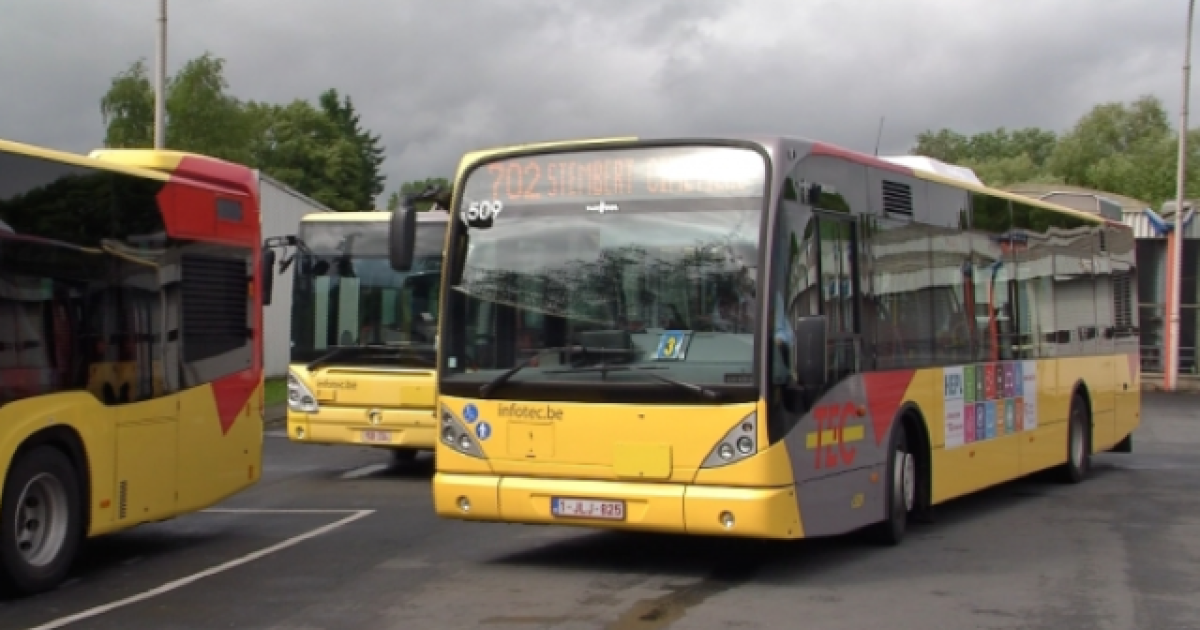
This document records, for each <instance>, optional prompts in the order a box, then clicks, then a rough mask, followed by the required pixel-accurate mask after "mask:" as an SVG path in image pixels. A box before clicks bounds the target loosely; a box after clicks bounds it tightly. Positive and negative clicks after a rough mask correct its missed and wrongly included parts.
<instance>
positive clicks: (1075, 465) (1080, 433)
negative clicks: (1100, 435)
mask: <svg viewBox="0 0 1200 630" xmlns="http://www.w3.org/2000/svg"><path fill="white" fill-rule="evenodd" d="M1068 413H1069V414H1070V415H1069V416H1068V417H1067V422H1068V425H1067V463H1065V464H1063V465H1062V466H1061V467H1060V468H1059V477H1060V478H1061V479H1062V481H1063V482H1064V483H1081V482H1082V481H1084V480H1085V479H1087V477H1088V474H1089V473H1091V471H1092V419H1091V414H1090V413H1089V412H1088V407H1087V403H1086V402H1084V400H1083V397H1082V396H1080V395H1079V394H1075V395H1074V396H1072V397H1071V410H1070V411H1069V412H1068Z"/></svg>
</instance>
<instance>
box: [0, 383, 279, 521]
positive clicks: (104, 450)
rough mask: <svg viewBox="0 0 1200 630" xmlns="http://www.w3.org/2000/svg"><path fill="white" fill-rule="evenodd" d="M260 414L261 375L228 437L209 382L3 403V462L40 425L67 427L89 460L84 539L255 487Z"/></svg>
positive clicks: (196, 507)
mask: <svg viewBox="0 0 1200 630" xmlns="http://www.w3.org/2000/svg"><path fill="white" fill-rule="evenodd" d="M262 413H263V409H262V383H261V381H260V383H259V385H258V387H257V388H256V389H255V391H254V392H253V394H252V395H251V397H250V400H249V401H248V404H247V405H246V407H245V408H244V409H243V410H242V411H241V412H240V413H239V414H238V417H237V418H236V419H235V421H234V422H233V424H232V425H231V426H230V428H229V431H228V432H227V433H223V432H222V430H221V424H220V422H219V421H218V418H219V414H218V410H217V403H216V395H215V393H214V391H213V389H212V387H211V386H209V385H203V386H199V387H196V388H193V389H190V390H186V391H183V392H180V393H178V394H175V395H171V396H164V397H162V398H158V399H152V400H147V401H143V402H136V403H129V404H125V405H116V406H105V405H103V404H101V403H100V401H99V400H97V399H96V398H95V397H94V396H93V395H91V394H90V393H88V392H82V391H77V392H61V393H56V394H50V395H46V396H38V397H33V398H27V399H24V400H18V401H15V402H12V403H9V404H7V405H5V406H4V407H0V461H12V458H13V455H14V454H15V453H16V451H17V449H18V448H19V447H20V445H22V444H24V443H25V442H26V440H28V439H29V438H30V437H31V436H33V435H34V434H35V433H37V432H39V431H42V430H44V429H48V428H52V427H62V428H65V429H69V430H70V431H71V432H73V433H74V434H75V435H76V436H77V437H78V438H79V442H80V443H81V444H82V445H83V450H84V456H85V457H86V458H87V467H88V468H87V471H86V472H87V473H88V475H87V477H86V478H87V480H88V484H89V485H88V487H87V488H86V490H87V494H88V496H89V497H91V500H90V504H89V510H90V514H91V518H90V523H89V526H88V529H87V535H88V536H89V537H91V536H99V535H102V534H108V533H112V532H116V531H120V530H123V529H127V528H129V527H133V526H135V525H139V524H141V523H146V522H153V521H158V520H164V519H169V518H173V517H176V516H179V515H181V514H187V513H189V512H194V511H196V510H200V509H204V508H206V507H209V506H211V505H213V504H215V503H218V502H220V501H222V500H223V499H225V498H228V497H229V496H232V495H234V494H236V493H238V492H239V491H241V490H243V489H245V488H247V487H249V486H251V485H253V484H254V483H256V482H257V481H258V480H259V478H260V476H261V474H262V470H261V461H262V441H263V432H262ZM0 488H2V484H0ZM2 498H3V497H0V499H2Z"/></svg>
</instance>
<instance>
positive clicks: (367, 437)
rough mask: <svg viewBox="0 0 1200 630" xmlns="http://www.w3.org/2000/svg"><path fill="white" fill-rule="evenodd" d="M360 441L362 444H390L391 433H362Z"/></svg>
mask: <svg viewBox="0 0 1200 630" xmlns="http://www.w3.org/2000/svg"><path fill="white" fill-rule="evenodd" d="M362 440H363V441H364V442H391V441H392V432H391V431H363V432H362Z"/></svg>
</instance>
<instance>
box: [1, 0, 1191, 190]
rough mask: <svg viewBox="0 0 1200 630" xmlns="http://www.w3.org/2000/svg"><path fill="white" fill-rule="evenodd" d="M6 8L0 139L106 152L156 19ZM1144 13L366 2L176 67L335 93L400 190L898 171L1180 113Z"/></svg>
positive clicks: (1173, 56) (192, 13)
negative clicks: (589, 171) (997, 130)
mask: <svg viewBox="0 0 1200 630" xmlns="http://www.w3.org/2000/svg"><path fill="white" fill-rule="evenodd" d="M120 4H121V6H122V8H123V10H122V11H120V12H118V11H116V10H114V4H113V3H111V2H101V1H100V0H91V1H84V0H7V2H5V8H4V10H3V15H2V17H0V59H3V60H4V61H3V62H0V85H2V86H4V87H3V89H2V90H0V112H3V114H0V137H5V138H11V139H17V140H23V141H28V142H33V143H37V144H44V145H49V146H54V147H59V148H65V149H70V150H75V151H87V150H89V149H91V148H94V147H96V146H98V145H99V143H100V141H101V140H102V138H103V129H102V125H101V120H100V114H99V105H98V103H99V98H100V96H101V94H103V92H104V90H105V89H106V88H107V85H108V81H109V79H111V77H112V76H113V75H114V74H115V73H117V72H118V71H120V70H122V69H124V68H125V67H127V66H128V64H129V63H130V62H132V61H133V60H134V59H136V58H138V57H145V58H147V59H148V60H152V59H153V54H154V36H155V18H156V11H157V9H156V7H157V2H155V1H154V0H136V1H132V2H122V3H120ZM1178 4H1179V6H1178V7H1175V6H1173V5H1172V6H1167V4H1166V3H1159V2H1153V3H1150V2H1144V0H1143V1H1137V0H1094V1H1092V2H1088V3H1080V2H1076V1H1071V0H1036V1H1033V0H1027V1H1024V2H993V1H991V0H920V1H918V0H910V1H908V2H903V3H900V2H881V1H878V0H872V1H870V2H867V1H865V0H858V1H852V0H841V1H833V0H820V1H818V0H809V1H807V2H792V1H790V0H741V1H739V2H731V1H721V0H659V1H658V2H653V3H651V2H644V1H642V0H604V1H603V2H588V3H584V2H563V1H562V0H520V1H518V0H487V1H478V0H439V1H438V2H427V1H424V0H420V1H418V0H408V1H396V2H391V3H380V2H368V1H366V0H340V1H339V2H336V3H327V2H318V1H316V0H291V1H290V2H287V3H279V2H272V3H266V2H247V1H245V0H209V1H207V2H203V3H192V2H175V3H173V4H172V6H171V16H170V17H171V24H170V26H171V32H170V39H169V42H170V51H169V56H170V62H169V66H170V67H171V68H172V69H174V68H177V67H178V66H179V65H180V64H181V63H182V62H183V61H185V60H187V59H189V58H192V57H194V56H196V55H198V54H200V53H201V52H203V51H205V50H210V51H212V52H213V53H215V54H217V55H219V56H221V57H224V58H225V59H226V60H227V76H228V77H229V79H230V83H231V89H232V91H233V92H234V93H235V94H237V95H238V96H239V97H241V98H245V99H256V100H268V101H277V102H278V101H286V100H290V99H292V98H308V99H312V98H315V97H316V95H317V94H319V93H320V92H321V91H322V90H324V89H326V88H328V87H336V88H337V89H338V90H339V91H341V92H343V93H346V94H349V95H350V96H351V97H352V98H353V99H354V101H355V103H356V105H357V107H358V108H359V110H360V111H361V112H362V117H363V120H364V123H365V124H366V125H367V126H368V127H369V128H371V129H372V130H373V131H375V132H378V133H381V134H382V136H383V142H384V143H385V144H386V147H387V150H388V158H389V159H388V162H387V163H386V164H385V169H386V173H387V175H388V185H389V190H390V189H394V188H395V187H396V186H398V185H399V184H400V183H401V182H402V181H404V180H405V179H411V178H416V177H423V176H426V175H435V174H443V175H449V174H450V173H451V172H452V171H453V168H454V166H455V164H456V160H457V157H458V156H459V155H460V154H461V153H462V152H464V151H467V150H469V149H472V148H477V147H481V146H493V145H497V144H505V143H510V142H524V141H534V140H545V139H553V138H563V137H573V136H604V135H623V134H653V135H659V134H676V133H689V134H695V133H710V132H726V131H728V132H766V133H772V132H774V133H789V134H796V135H803V136H809V137H815V138H820V139H825V140H829V141H832V142H837V143H841V144H845V145H847V146H849V147H851V148H856V149H860V150H871V148H872V147H873V144H874V140H875V131H876V125H877V124H878V120H879V116H880V115H884V116H886V117H887V124H886V127H885V130H884V142H883V147H882V148H883V152H885V153H899V152H903V151H905V150H906V149H907V148H908V146H909V145H910V144H911V142H912V140H913V137H914V136H915V134H916V133H918V132H919V131H921V130H923V129H926V128H939V127H943V126H947V127H952V128H956V129H960V130H963V131H968V132H969V131H978V130H984V129H990V128H994V127H997V126H1001V125H1003V126H1008V127H1014V126H1026V125H1038V126H1043V127H1049V128H1052V129H1063V128H1065V127H1067V126H1068V125H1070V124H1072V123H1073V122H1074V121H1075V120H1076V119H1077V118H1078V117H1079V116H1080V115H1081V114H1083V113H1085V112H1086V111H1087V110H1088V109H1089V108H1090V107H1091V106H1092V105H1093V104H1095V103H1096V102H1099V101H1109V100H1129V99H1132V98H1135V97H1136V96H1138V95H1140V94H1143V93H1148V92H1149V93H1155V94H1157V95H1159V96H1160V97H1161V98H1163V99H1164V100H1165V101H1166V102H1167V103H1168V105H1169V106H1171V107H1172V110H1174V109H1175V107H1174V105H1175V103H1176V102H1177V101H1178V99H1179V94H1178V92H1179V71H1180V66H1181V62H1182V38H1183V26H1182V24H1183V20H1184V18H1185V7H1184V6H1183V4H1182V3H1178Z"/></svg>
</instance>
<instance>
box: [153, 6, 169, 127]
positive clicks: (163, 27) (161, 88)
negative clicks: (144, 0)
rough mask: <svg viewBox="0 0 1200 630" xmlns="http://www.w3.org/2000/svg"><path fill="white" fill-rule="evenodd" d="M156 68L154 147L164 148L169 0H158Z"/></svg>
mask: <svg viewBox="0 0 1200 630" xmlns="http://www.w3.org/2000/svg"><path fill="white" fill-rule="evenodd" d="M156 62H157V66H156V67H155V69H154V148H155V149H161V148H163V139H164V138H163V137H164V135H165V134H164V133H163V126H164V122H165V121H164V118H166V111H165V110H166V105H165V100H166V97H165V96H164V94H163V93H164V92H165V91H166V88H167V0H158V55H157V58H156Z"/></svg>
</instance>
